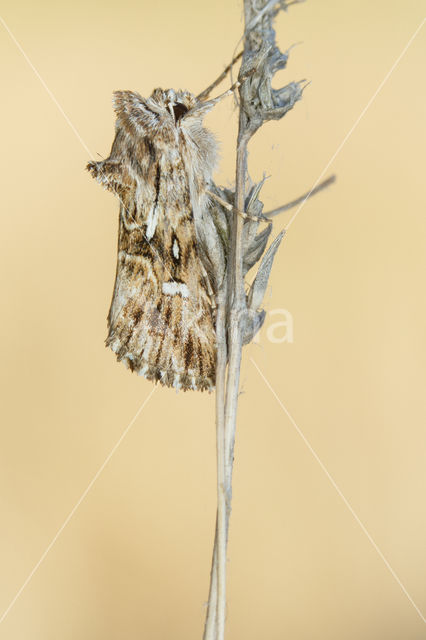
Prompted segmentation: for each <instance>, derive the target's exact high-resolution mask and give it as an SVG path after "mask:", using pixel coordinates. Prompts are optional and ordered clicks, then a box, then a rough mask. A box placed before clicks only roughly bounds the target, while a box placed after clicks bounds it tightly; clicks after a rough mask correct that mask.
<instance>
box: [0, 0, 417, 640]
mask: <svg viewBox="0 0 426 640" xmlns="http://www.w3.org/2000/svg"><path fill="white" fill-rule="evenodd" d="M423 13H424V5H423V3H422V2H420V1H415V0H411V1H408V0H407V1H406V2H404V3H401V2H396V1H385V0H378V1H376V2H367V0H358V1H357V2H355V1H352V2H340V3H339V2H333V1H332V0H325V1H323V2H315V1H313V0H311V1H310V2H307V3H305V4H302V5H300V6H295V7H292V8H291V10H290V11H289V13H288V14H287V15H282V16H281V17H280V19H279V21H278V23H277V33H278V39H279V42H280V45H281V48H282V49H285V48H287V47H288V46H290V45H291V44H293V43H295V42H300V41H303V45H300V46H298V47H296V48H295V49H294V50H293V51H292V54H291V57H290V61H289V65H288V68H287V70H286V71H285V72H281V73H280V76H279V78H277V81H276V84H277V85H278V81H279V82H281V81H290V80H293V79H301V78H308V79H310V80H312V84H311V86H310V87H309V89H307V90H306V92H305V96H304V99H303V102H301V103H299V104H298V105H297V106H296V108H295V109H294V110H293V111H292V112H291V113H290V114H289V115H288V116H287V117H286V118H285V120H284V121H282V122H280V123H271V124H268V125H267V126H266V127H265V128H264V129H263V130H262V131H261V132H260V134H258V137H257V138H256V140H255V142H253V144H252V145H251V153H250V168H251V173H252V176H253V177H254V178H257V179H258V178H259V177H261V175H262V172H263V171H266V172H267V173H268V174H271V175H272V177H271V178H270V180H269V181H268V182H267V184H266V186H265V192H264V198H265V203H266V206H267V207H268V208H270V207H273V206H277V205H279V204H281V203H283V202H285V201H288V200H291V199H293V198H294V197H296V196H298V195H300V194H301V193H302V192H303V191H304V190H306V189H308V188H309V187H310V186H311V185H312V184H313V182H314V181H315V180H316V179H317V177H318V176H319V174H320V173H321V172H322V170H323V169H324V167H325V166H326V164H327V163H328V161H329V160H330V158H331V157H332V155H333V154H334V153H335V151H336V149H337V148H338V147H339V145H340V144H341V142H342V140H343V139H344V137H345V135H346V134H347V132H348V131H349V130H350V128H351V127H352V125H353V123H354V122H355V120H356V119H357V118H358V116H359V115H360V113H361V111H362V110H363V109H364V107H365V106H366V104H367V102H368V101H369V99H370V98H371V96H372V95H373V94H374V92H375V91H376V89H377V87H378V86H379V84H380V83H381V81H382V80H383V78H384V77H385V75H386V74H387V72H388V71H389V69H390V68H391V66H392V64H393V63H394V62H395V60H396V59H397V57H398V56H399V54H400V53H401V51H402V50H403V48H404V46H405V45H406V44H407V42H408V41H409V39H410V37H411V36H412V34H413V33H414V31H415V29H416V28H417V26H418V25H419V24H420V22H421V20H422V18H423ZM1 14H2V17H3V19H4V21H5V22H6V24H7V25H8V27H9V28H10V30H11V31H12V32H13V34H14V35H15V37H16V38H17V40H18V41H19V43H20V44H21V45H22V48H23V50H24V51H25V53H26V54H27V56H28V58H29V59H30V61H31V62H32V64H33V65H34V67H35V68H36V69H37V71H38V72H39V73H40V74H41V76H42V78H43V79H44V81H45V83H46V85H47V87H48V88H49V90H50V91H51V92H52V94H53V95H54V97H55V98H56V100H57V101H58V102H59V103H60V105H61V106H62V108H63V109H64V111H65V113H66V115H67V117H68V118H69V120H70V122H71V123H72V125H73V126H74V127H75V128H76V130H77V131H78V133H79V134H80V136H81V139H82V141H84V143H85V145H87V147H88V149H90V153H89V152H88V151H87V150H86V149H85V148H84V146H83V145H82V144H81V142H80V141H79V140H78V138H77V136H76V135H75V133H74V132H73V131H72V129H71V128H70V126H69V124H68V123H67V121H66V119H65V118H64V116H63V114H61V113H60V111H59V110H58V108H57V106H56V105H55V104H54V102H53V101H52V99H51V98H50V97H49V95H48V93H47V92H46V90H45V88H44V87H43V86H42V84H41V82H40V80H39V79H38V78H37V76H36V74H35V73H34V71H33V70H32V69H31V67H30V66H29V64H28V62H27V61H26V60H25V58H24V57H23V55H22V53H21V52H20V51H19V49H18V47H17V46H16V44H15V43H14V42H13V41H12V39H11V37H10V36H9V35H8V33H7V31H6V30H5V28H4V26H0V59H1V69H2V99H1V119H2V124H3V126H2V144H1V147H2V151H1V156H0V162H1V177H2V184H3V187H2V198H1V200H2V207H1V209H2V219H1V222H2V233H1V239H0V242H1V247H0V259H1V268H0V274H1V281H2V282H1V286H2V313H1V321H2V322H1V325H2V338H3V339H2V356H1V363H2V366H1V390H2V395H3V400H2V403H1V419H2V426H1V452H0V458H1V459H0V487H1V488H0V499H1V527H0V530H1V549H0V553H1V558H0V565H1V567H2V568H1V578H0V616H1V615H2V614H1V612H2V611H5V610H6V609H7V607H8V606H9V604H10V602H11V601H12V599H13V598H14V597H15V594H17V592H18V591H19V589H20V588H21V586H22V585H23V584H24V582H25V580H26V579H27V577H28V576H29V574H30V572H31V571H32V569H33V567H34V566H35V565H36V563H37V562H38V560H39V559H40V557H41V556H42V554H43V553H44V552H45V550H46V548H47V547H48V545H49V543H50V542H51V541H52V539H53V537H54V536H55V534H56V532H57V531H58V530H59V529H60V527H61V526H62V524H63V523H64V521H65V520H66V518H67V516H68V515H69V514H70V512H71V510H72V509H73V507H74V505H75V504H76V503H77V501H78V500H79V498H80V496H81V495H82V494H83V492H84V491H85V489H86V488H87V487H88V485H89V482H90V481H91V480H92V479H93V477H94V476H95V474H96V472H97V470H98V469H99V468H100V467H101V465H102V464H103V462H104V461H105V459H106V457H107V456H108V454H109V453H110V452H111V451H112V449H113V447H114V446H115V445H116V443H117V441H118V440H119V438H120V436H121V434H122V433H123V432H124V430H125V428H126V427H127V425H128V424H129V422H130V421H131V420H132V418H133V416H134V415H135V413H136V412H137V411H138V409H139V408H140V406H141V404H142V402H144V401H145V400H146V398H147V397H148V396H149V394H150V393H151V391H152V389H153V387H152V385H151V384H150V383H149V382H147V381H145V380H142V379H140V378H137V377H135V376H132V375H131V374H130V373H129V372H128V371H127V370H126V369H125V368H124V367H123V366H120V365H118V364H117V363H116V362H115V358H114V356H113V355H112V353H111V352H109V351H107V350H106V349H105V348H104V345H103V341H104V338H105V332H106V322H105V317H106V313H107V310H108V306H109V301H110V296H111V292H112V285H113V277H114V271H115V250H116V230H117V202H116V201H115V200H114V199H113V197H112V196H111V195H110V194H108V193H106V192H103V191H102V190H101V189H100V188H99V186H98V185H96V184H95V182H93V181H92V180H91V179H90V177H89V175H88V174H87V173H86V172H85V171H84V166H85V163H86V161H87V160H88V159H89V158H90V157H92V158H97V157H99V156H98V155H97V154H98V153H99V154H101V155H102V156H106V155H107V153H108V151H109V148H110V144H111V141H112V138H113V121H114V120H113V113H112V109H111V92H112V91H113V90H114V89H125V88H129V89H130V88H131V89H136V90H139V91H140V92H141V93H142V94H143V95H147V94H149V93H150V92H151V90H152V89H153V88H154V87H155V86H163V87H169V86H172V87H176V88H177V87H182V88H188V89H191V90H193V91H195V92H199V91H200V90H201V89H203V88H204V86H205V85H206V84H208V83H209V82H210V81H211V80H212V79H213V78H214V77H215V76H216V75H217V73H218V72H219V71H221V70H222V69H223V67H224V66H225V65H226V64H227V62H228V61H229V59H230V57H231V55H232V52H233V50H234V48H235V46H236V44H237V41H238V38H239V36H240V33H241V3H240V2H239V1H237V0H232V1H231V2H229V0H228V1H226V0H216V1H215V2H195V1H193V0H181V1H180V2H172V1H171V0H164V1H163V2H161V3H160V2H147V1H142V2H128V1H125V2H122V3H120V4H119V3H113V2H103V3H95V2H86V1H84V2H83V1H82V0H78V1H77V2H59V3H58V2H47V1H44V2H43V1H42V2H37V3H31V2H28V1H26V2H25V1H24V2H20V3H15V2H11V1H10V0H5V2H3V4H2V9H1ZM425 38H426V31H425V28H423V29H422V30H421V32H420V33H419V34H418V36H417V37H416V39H415V40H414V42H413V43H412V45H411V46H410V48H409V49H408V51H407V53H406V54H405V55H404V57H403V58H402V60H401V62H400V63H399V64H398V66H397V67H396V69H395V70H394V72H393V74H392V75H391V77H390V78H389V80H388V82H387V83H386V84H385V86H384V87H383V89H382V90H381V92H380V93H379V95H378V96H377V98H376V100H375V101H374V102H373V104H372V105H371V107H370V108H369V109H368V111H367V112H366V114H365V116H364V117H363V118H362V120H361V121H360V123H359V125H358V127H357V128H356V130H355V131H354V133H353V135H352V136H351V137H350V138H349V140H348V141H347V142H346V144H345V145H344V146H343V148H342V149H341V151H340V153H339V155H338V157H337V158H336V160H335V161H334V163H333V165H332V167H331V168H330V170H329V172H328V173H330V172H331V171H334V172H336V173H337V174H338V182H337V183H336V185H335V186H334V187H333V188H331V189H329V190H328V191H327V192H326V193H323V194H321V195H318V196H316V197H315V198H313V199H312V200H311V201H310V202H308V203H307V204H306V206H305V207H304V208H303V210H302V211H301V212H300V214H299V215H298V217H297V218H296V220H295V222H294V224H293V225H292V226H291V229H290V231H289V233H288V237H287V239H286V240H285V242H284V244H283V246H282V248H281V250H280V253H279V256H278V258H277V261H276V266H275V271H274V274H273V277H272V282H271V287H270V291H269V293H268V296H267V303H266V304H267V308H268V309H269V310H274V309H286V310H288V311H289V312H291V314H292V316H293V319H294V343H293V344H288V343H284V344H271V343H270V342H269V341H268V338H267V334H266V329H264V330H263V331H262V334H261V336H260V341H259V344H258V345H252V346H250V347H249V348H247V349H246V352H245V359H244V364H243V369H242V390H243V395H242V396H241V403H240V414H239V429H238V438H237V446H236V466H235V488H234V506H233V514H232V523H231V533H230V548H229V607H228V609H229V614H228V634H227V638H228V639H229V640H237V639H238V640H240V639H242V638H244V640H259V639H263V638H267V640H282V639H284V638H292V639H294V640H308V639H309V640H322V639H324V640H325V639H327V640H334V639H335V640H337V639H338V640H341V639H343V638H344V639H345V640H355V639H356V640H358V639H360V638H363V639H366V640H420V638H424V637H426V627H425V624H424V622H422V620H421V617H420V616H419V615H418V613H417V612H416V610H415V608H414V607H413V605H412V604H411V603H410V601H409V599H408V598H407V597H406V595H405V594H404V592H403V591H402V589H401V587H400V586H399V585H398V584H397V582H396V581H395V579H394V577H393V576H392V575H391V573H390V571H389V570H388V568H387V567H386V566H385V564H384V562H383V560H382V559H381V558H380V557H379V555H378V553H377V551H376V550H375V549H374V548H373V546H372V544H371V542H370V541H369V540H368V538H367V537H366V535H365V533H364V532H363V530H362V529H361V527H360V525H359V524H358V523H357V522H356V520H355V519H354V517H353V515H352V514H351V513H350V511H349V510H348V508H347V506H346V505H345V503H344V502H343V500H342V499H341V497H340V496H339V495H338V493H337V492H336V490H335V488H334V487H333V486H332V484H331V482H330V480H329V479H328V478H327V476H326V474H325V473H324V471H323V469H322V468H321V466H320V465H319V464H318V461H317V460H316V459H315V457H314V456H313V455H312V453H311V451H310V450H309V449H308V447H307V446H306V444H305V442H304V441H303V439H302V438H301V437H300V435H299V434H298V433H297V431H296V430H295V428H294V426H293V425H292V424H291V422H290V420H289V419H288V417H287V416H286V414H285V412H284V411H283V409H282V408H281V407H280V405H279V403H278V402H277V400H276V398H275V397H274V395H273V394H272V393H271V390H270V389H269V388H268V386H267V385H266V384H265V382H264V381H263V380H262V378H261V377H260V375H259V373H258V372H257V370H256V368H255V366H254V365H253V364H252V362H251V360H250V358H253V359H254V360H255V362H256V363H257V365H258V367H259V368H260V369H261V371H262V372H263V374H264V376H265V377H266V378H267V380H268V381H269V383H270V385H271V386H272V388H273V389H274V390H275V392H276V394H277V396H278V397H279V399H280V400H281V402H282V403H283V404H284V406H285V407H286V408H287V409H288V411H289V412H290V413H291V414H292V416H293V417H294V419H295V421H296V422H297V424H298V426H299V427H300V429H301V431H302V432H303V433H304V435H305V436H306V438H307V439H308V440H309V442H310V443H311V445H312V447H313V448H314V450H315V451H316V453H317V455H318V456H319V457H320V459H321V460H322V462H323V464H324V465H325V467H326V469H327V470H328V472H329V473H330V474H331V476H332V477H333V478H334V480H335V482H336V483H337V485H338V486H339V487H340V489H341V491H342V492H343V494H344V496H345V497H346V499H347V500H348V501H349V503H350V505H351V506H352V508H353V509H354V511H355V512H356V514H357V515H358V517H359V518H360V520H361V521H362V523H363V524H364V525H365V527H366V528H367V530H368V531H369V532H370V534H371V536H372V537H373V539H374V540H375V542H376V543H377V545H378V547H379V548H380V550H381V551H382V553H383V554H384V556H385V557H386V558H387V560H388V562H389V563H390V565H391V566H392V568H393V570H394V571H395V572H396V574H397V575H398V576H399V578H400V580H401V581H402V583H403V584H404V585H405V587H406V589H407V591H408V593H409V594H410V596H411V598H412V599H413V601H414V602H415V603H416V604H417V606H418V607H419V609H420V610H421V611H422V612H423V615H425V614H426V574H425V568H426V549H425V542H424V541H425V539H426V509H425V485H426V483H425V476H426V474H425V454H426V436H425V429H424V426H425V413H426V411H425V394H424V389H425V369H426V366H425V365H426V358H425V354H426V349H425V347H426V340H425V320H426V318H425V316H426V305H425V295H424V277H425V266H426V254H425V231H426V217H425V209H424V204H425V202H424V189H423V178H424V149H425V142H426V140H425V127H424V119H423V115H424V108H425V89H424V83H423V81H422V79H423V77H424V59H425V58H424V55H425ZM208 125H209V126H210V127H211V128H212V129H213V130H214V131H215V133H216V134H217V136H218V138H219V139H220V140H221V142H222V162H221V166H220V170H219V172H218V180H219V181H220V182H222V183H226V182H230V181H232V178H233V162H234V152H233V147H234V139H235V112H234V110H233V105H232V100H231V99H229V100H228V101H227V102H226V103H222V104H221V105H220V107H218V108H217V110H216V111H215V112H214V113H212V114H211V115H210V116H209V118H208ZM290 217H291V213H288V214H286V215H285V216H283V218H282V220H279V221H277V223H276V230H277V231H278V230H279V229H280V228H281V227H282V226H283V225H284V224H285V223H286V222H287V221H288V220H289V219H290ZM274 321H276V318H271V317H270V318H268V319H267V321H266V328H267V327H268V326H270V325H271V323H272V322H274ZM213 404H214V398H213V397H212V396H210V397H209V396H208V395H201V394H189V393H188V394H186V395H184V394H182V393H181V394H175V393H174V392H173V391H169V390H163V389H158V390H156V391H155V393H154V394H153V395H152V397H150V399H149V401H148V402H147V404H146V406H145V407H144V408H143V410H142V411H141V413H140V415H139V416H138V418H137V420H136V421H135V423H134V425H133V427H132V428H131V429H130V430H129V432H128V433H127V435H126V437H125V438H124V440H123V441H122V442H121V444H120V446H119V447H118V449H117V450H116V451H115V453H114V455H113V456H112V457H111V459H110V460H109V462H108V464H107V465H106V467H105V468H104V470H103V471H102V473H101V474H100V475H99V477H98V478H97V480H96V482H95V483H94V484H93V486H92V487H91V489H90V491H89V492H88V494H87V496H86V497H85V499H84V500H83V502H82V503H81V504H80V506H79V507H78V509H77V510H76V511H75V513H74V514H73V516H72V518H71V519H70V521H69V522H68V524H67V526H66V527H65V528H64V529H63V531H62V532H61V535H60V536H59V538H58V539H57V540H56V542H55V544H54V545H53V547H52V548H51V549H50V551H49V552H48V554H47V555H46V557H45V558H44V560H43V562H42V564H41V565H40V566H39V567H38V569H37V571H36V572H35V574H34V575H33V577H32V579H31V580H30V581H29V583H28V584H27V586H26V588H25V589H24V590H23V591H22V593H21V594H20V596H19V598H18V599H17V600H16V602H15V604H14V606H13V607H12V608H11V609H10V611H9V613H8V615H7V616H6V617H5V618H4V620H3V622H2V623H1V624H0V637H1V638H5V639H7V640H18V639H19V640H21V639H25V640H26V639H31V640H39V639H40V640H50V639H55V640H56V639H58V638H60V639H61V640H68V639H70V640H71V639H73V640H74V639H75V638H81V639H91V640H92V639H99V640H116V639H117V640H118V639H120V640H121V639H123V638H125V639H126V640H134V639H137V638H149V639H150V640H170V639H171V638H173V639H174V640H192V639H193V640H195V639H197V638H198V639H199V638H200V637H201V633H202V625H203V618H204V613H205V609H204V606H203V604H204V602H205V601H206V599H207V588H208V577H209V565H210V556H211V546H212V539H213V525H214V512H215V435H214V418H213Z"/></svg>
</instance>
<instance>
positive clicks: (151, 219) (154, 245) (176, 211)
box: [87, 89, 230, 390]
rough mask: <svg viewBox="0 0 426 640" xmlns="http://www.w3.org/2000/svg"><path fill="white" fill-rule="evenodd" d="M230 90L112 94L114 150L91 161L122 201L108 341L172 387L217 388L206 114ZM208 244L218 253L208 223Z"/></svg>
mask: <svg viewBox="0 0 426 640" xmlns="http://www.w3.org/2000/svg"><path fill="white" fill-rule="evenodd" d="M229 93H230V92H229V91H228V92H226V94H223V95H222V96H219V97H218V98H215V99H213V100H208V101H207V100H204V101H203V100H199V99H198V98H196V97H195V96H194V95H193V94H192V93H189V92H188V91H180V90H179V91H174V90H173V89H169V90H162V89H155V90H154V92H153V93H152V95H151V96H150V97H149V98H146V99H145V98H143V97H142V96H141V95H139V94H138V93H136V92H133V91H116V92H115V93H114V99H113V104H114V110H115V113H116V116H117V119H116V126H115V138H114V142H113V144H112V148H111V152H110V155H109V157H108V158H106V159H105V160H102V161H100V162H94V161H92V162H89V163H88V165H87V169H88V171H89V172H90V173H91V175H92V176H93V177H94V178H95V179H96V180H97V181H98V182H99V183H100V184H101V185H103V186H104V187H105V188H106V189H108V190H109V191H111V192H112V193H114V194H115V195H116V196H117V197H118V199H119V201H120V209H119V231H118V256H117V270H116V277H115V285H114V291H113V296H112V302H111V307H110V310H109V314H108V337H107V339H106V344H107V345H108V346H109V347H110V348H111V349H112V350H113V351H114V352H115V354H116V357H117V359H118V360H119V361H122V362H124V364H125V365H126V366H127V367H128V368H129V369H130V370H131V371H135V372H137V373H138V374H139V375H141V376H145V378H147V379H148V380H153V381H156V382H157V381H159V382H160V383H161V384H163V385H165V386H168V387H174V388H176V389H183V390H188V389H193V390H212V389H213V388H214V385H215V368H216V337H215V313H214V306H215V305H214V291H215V286H216V285H217V283H215V282H214V280H215V277H214V276H212V271H211V269H209V264H208V263H209V255H208V254H209V253H210V250H207V251H206V250H205V249H204V252H202V251H201V249H200V243H199V242H198V236H199V233H200V229H201V227H202V226H204V228H208V229H213V226H212V223H211V216H210V214H209V195H208V189H209V188H210V187H211V186H212V172H213V169H214V167H215V165H216V160H217V145H216V142H215V138H214V136H213V134H212V133H211V132H210V131H208V130H207V129H206V128H205V127H204V126H203V118H204V116H205V114H206V113H207V112H208V111H209V110H210V109H211V108H212V107H213V106H214V104H216V102H217V101H218V100H220V99H221V98H222V97H224V95H227V94H229ZM216 235H217V234H216ZM204 246H205V245H204ZM210 248H211V252H212V253H214V252H216V253H217V252H218V251H219V252H220V251H221V248H220V242H217V237H216V236H215V235H214V229H213V235H210ZM202 253H204V255H201V254H202ZM210 258H211V256H210ZM220 259H221V258H220V256H219V261H220ZM222 261H223V260H222Z"/></svg>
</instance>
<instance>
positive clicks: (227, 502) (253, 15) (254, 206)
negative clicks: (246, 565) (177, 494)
mask: <svg viewBox="0 0 426 640" xmlns="http://www.w3.org/2000/svg"><path fill="white" fill-rule="evenodd" d="M295 2H297V0H295ZM289 4H293V3H286V2H285V0H280V1H278V0H277V1H275V2H273V1H272V0H244V21H245V25H246V26H245V32H244V48H243V53H242V62H241V67H240V70H239V75H238V82H237V83H236V85H237V86H238V90H239V98H240V100H239V122H238V137H237V157H236V174H235V192H234V193H233V192H231V191H229V190H226V189H219V188H217V187H215V186H214V185H213V186H212V191H211V193H210V195H211V196H212V198H213V201H214V202H215V203H216V206H217V207H219V209H216V218H215V220H216V222H215V225H216V231H217V242H222V241H223V242H224V248H225V253H226V267H225V269H224V272H223V280H222V284H221V285H220V286H219V287H218V288H219V291H218V293H217V300H218V304H217V316H216V340H217V374H216V449H217V518H216V531H215V542H214V550H213V558H212V570H211V579H210V591H209V602H208V610H207V616H206V624H205V628H204V636H203V638H204V640H224V635H225V618H226V551H227V542H228V531H229V520H230V514H231V499H232V469H233V461H234V444H235V433H236V422H237V407H238V393H239V382H240V367H241V358H242V348H243V344H247V343H248V342H250V340H251V339H252V338H253V336H254V335H255V333H256V332H257V331H258V329H259V328H260V327H261V325H262V322H263V320H264V317H265V312H264V311H261V310H260V311H259V306H260V304H261V303H262V299H263V295H264V293H265V290H266V287H267V283H268V277H269V274H270V271H271V268H272V262H273V259H274V256H275V253H276V251H277V249H278V246H279V244H280V242H281V239H282V235H283V234H282V233H281V234H279V235H278V236H277V238H275V240H274V242H273V243H272V244H271V246H270V248H269V249H268V250H267V251H266V253H264V251H265V249H266V244H267V241H268V237H269V233H270V230H271V225H269V227H267V228H266V229H265V230H264V231H262V232H260V233H257V228H258V224H259V221H260V220H263V221H265V216H262V208H263V205H262V203H261V202H260V201H259V200H258V196H259V193H260V190H261V188H262V185H263V182H264V180H262V181H261V182H260V183H259V184H258V185H254V186H253V187H251V189H250V191H249V193H248V197H247V199H246V184H247V177H248V173H247V147H248V143H249V141H250V139H251V137H252V136H253V135H254V133H255V132H256V131H257V130H258V129H259V127H260V126H261V125H262V124H263V123H264V122H265V121H267V120H277V119H279V118H281V117H282V116H284V115H285V114H286V113H287V112H288V111H289V110H290V109H291V108H292V107H293V106H294V104H295V103H296V102H297V100H300V98H301V96H302V91H303V86H302V84H301V83H298V82H291V83H290V84H288V85H286V86H285V87H282V88H281V89H273V88H272V85H271V81H272V77H273V75H274V74H275V73H276V71H278V70H279V69H283V68H284V67H285V66H286V63H287V58H288V51H287V52H286V53H284V54H283V53H281V52H280V51H279V49H278V47H277V46H276V44H275V32H274V30H273V27H272V22H273V18H274V17H275V15H276V14H277V13H278V11H279V10H280V9H285V8H286V7H287V6H288V5H289ZM239 57H240V56H237V58H236V59H234V60H233V61H232V62H231V65H229V67H228V68H227V69H226V70H225V71H224V72H223V73H222V74H221V76H219V78H218V79H217V80H216V81H215V82H214V83H213V84H212V85H210V87H208V89H206V90H205V91H204V92H203V93H202V94H200V96H199V98H204V97H206V96H207V95H208V94H209V93H210V91H211V90H212V89H213V88H214V87H215V86H217V84H219V82H221V81H222V80H223V79H224V77H225V75H226V73H227V72H228V71H229V69H230V68H231V67H232V65H233V64H234V63H235V61H236V60H237V59H238V58H239ZM318 190H319V188H317V191H318ZM308 195H309V194H308ZM246 200H247V201H246ZM262 254H264V255H263V258H262ZM261 258H262V260H261V262H260V266H259V268H258V272H257V275H256V278H255V280H254V281H253V284H252V287H251V289H250V291H249V292H248V294H246V292H245V288H244V277H245V274H246V273H247V270H248V269H249V268H251V267H252V266H253V265H254V264H255V263H256V262H257V261H258V260H260V259H261Z"/></svg>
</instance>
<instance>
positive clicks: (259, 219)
mask: <svg viewBox="0 0 426 640" xmlns="http://www.w3.org/2000/svg"><path fill="white" fill-rule="evenodd" d="M207 193H208V194H209V196H211V197H212V198H213V199H214V200H216V202H218V203H219V204H220V205H222V207H224V208H225V209H226V210H227V211H232V212H233V213H236V214H238V215H239V216H241V218H244V220H254V222H271V219H270V218H267V217H266V216H252V215H250V214H249V213H246V212H245V211H239V210H238V209H237V208H236V207H234V206H233V205H232V204H230V203H229V202H226V200H223V198H221V197H220V196H218V195H217V194H216V193H214V192H213V191H207Z"/></svg>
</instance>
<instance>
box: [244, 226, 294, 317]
mask: <svg viewBox="0 0 426 640" xmlns="http://www.w3.org/2000/svg"><path fill="white" fill-rule="evenodd" d="M284 233H285V232H284V231H281V233H279V234H278V235H277V237H276V238H275V240H274V241H273V243H272V244H271V246H270V247H269V249H268V251H267V252H266V253H265V255H264V256H263V258H262V262H261V263H260V266H259V269H258V271H257V274H256V277H255V279H254V281H253V284H252V285H251V287H250V291H249V294H248V298H247V303H248V307H249V309H251V310H253V311H256V310H257V309H259V307H260V305H261V304H262V300H263V296H264V295H265V291H266V287H267V286H268V280H269V274H270V273H271V269H272V263H273V261H274V258H275V254H276V252H277V250H278V247H279V246H280V244H281V240H282V239H283V237H284Z"/></svg>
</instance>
